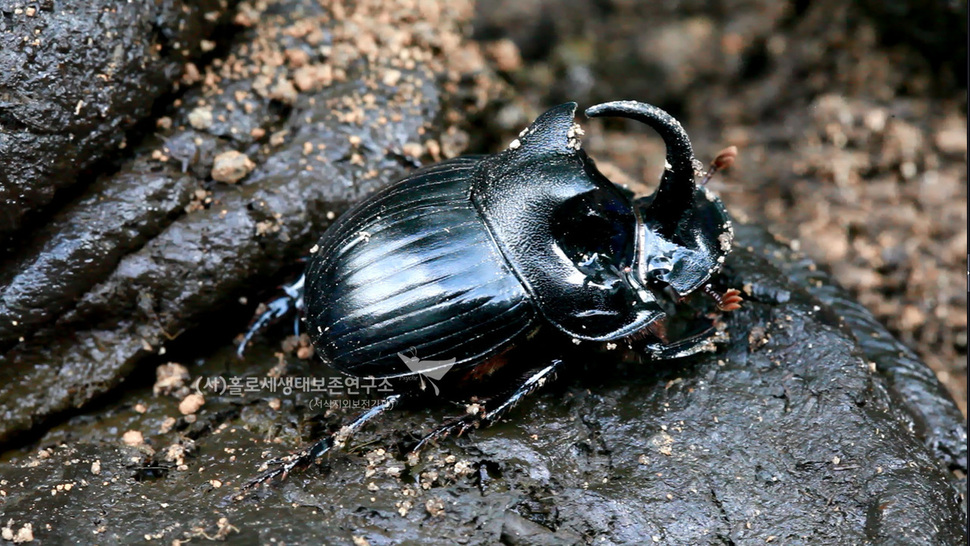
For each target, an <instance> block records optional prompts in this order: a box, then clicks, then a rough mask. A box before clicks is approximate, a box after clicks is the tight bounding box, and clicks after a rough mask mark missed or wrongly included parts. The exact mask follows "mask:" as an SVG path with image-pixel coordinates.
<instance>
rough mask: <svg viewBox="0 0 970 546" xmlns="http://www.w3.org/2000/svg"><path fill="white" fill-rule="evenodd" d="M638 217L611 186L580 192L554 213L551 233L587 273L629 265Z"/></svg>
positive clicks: (564, 250)
mask: <svg viewBox="0 0 970 546" xmlns="http://www.w3.org/2000/svg"><path fill="white" fill-rule="evenodd" d="M635 230H636V217H635V215H634V213H633V209H632V207H631V205H630V203H629V202H628V201H627V200H626V199H624V198H623V196H622V195H619V194H618V192H617V193H614V192H613V191H610V190H595V191H591V192H587V193H584V194H582V195H577V196H576V197H573V198H572V199H569V200H568V201H566V202H565V203H563V204H562V205H561V206H560V207H559V208H558V209H557V210H556V212H555V213H554V215H553V221H552V234H553V237H555V239H556V242H557V243H558V244H559V248H560V249H561V250H562V251H563V253H564V254H565V255H566V256H567V257H568V258H569V259H570V260H572V262H573V263H574V264H576V266H577V267H578V268H579V269H580V270H581V271H583V272H584V273H586V274H588V275H593V274H595V275H598V274H599V273H603V272H606V271H613V270H616V269H623V268H625V267H629V266H630V265H631V264H632V262H633V253H634V246H635V237H634V233H635Z"/></svg>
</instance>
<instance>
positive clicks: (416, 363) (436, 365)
mask: <svg viewBox="0 0 970 546" xmlns="http://www.w3.org/2000/svg"><path fill="white" fill-rule="evenodd" d="M410 353H411V355H410V356H409V355H407V354H404V353H397V356H398V358H400V359H401V360H402V361H404V365H405V366H407V367H408V369H409V370H411V371H412V372H414V373H416V374H418V377H419V378H420V379H421V388H422V389H424V388H425V386H424V379H425V378H427V379H428V383H431V386H432V387H433V388H434V394H435V396H437V395H439V394H440V392H439V391H438V385H435V383H434V381H431V380H432V379H434V380H438V381H440V380H441V378H442V377H444V376H445V374H446V373H448V370H450V369H451V367H452V366H454V365H455V359H454V358H450V359H448V360H421V359H420V358H418V352H417V351H416V350H415V349H414V347H411V349H410Z"/></svg>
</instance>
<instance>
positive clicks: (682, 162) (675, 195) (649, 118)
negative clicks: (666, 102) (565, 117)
mask: <svg viewBox="0 0 970 546" xmlns="http://www.w3.org/2000/svg"><path fill="white" fill-rule="evenodd" d="M586 116H587V117H591V118H595V117H603V116H615V117H621V118H629V119H635V120H637V121H639V122H641V123H645V124H647V125H649V126H650V127H651V128H652V129H653V130H654V131H656V132H657V133H659V134H660V136H661V137H662V138H663V140H664V144H665V145H666V146H667V165H666V168H665V169H664V174H663V177H662V178H661V179H660V187H659V188H657V191H656V193H654V195H653V201H652V202H651V204H650V212H651V216H652V217H653V218H655V219H656V220H657V221H658V222H659V223H660V225H661V227H662V229H663V230H664V231H666V232H667V234H670V233H673V232H674V231H675V230H676V226H677V224H678V223H679V222H680V220H681V219H682V218H683V217H684V215H685V214H686V213H687V212H688V211H690V210H691V209H692V208H693V205H694V191H695V190H696V189H697V185H696V183H695V182H694V150H693V149H692V148H691V145H690V139H689V138H688V137H687V132H686V131H684V128H683V126H681V124H680V122H679V121H677V120H676V119H674V117H673V116H671V115H670V114H668V113H667V112H665V111H664V110H661V109H660V108H657V107H656V106H653V105H651V104H646V103H643V102H637V101H633V100H621V101H614V102H606V103H603V104H597V105H596V106H591V107H589V108H587V109H586Z"/></svg>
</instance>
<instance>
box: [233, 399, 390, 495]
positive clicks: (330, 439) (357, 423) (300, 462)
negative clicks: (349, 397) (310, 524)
mask: <svg viewBox="0 0 970 546" xmlns="http://www.w3.org/2000/svg"><path fill="white" fill-rule="evenodd" d="M401 398H402V395H400V394H394V395H391V396H388V397H387V398H385V399H384V400H381V401H380V403H378V404H377V405H375V406H374V407H372V408H370V409H369V410H367V411H365V412H364V413H362V414H361V415H360V416H359V417H357V419H354V420H353V422H351V423H350V424H349V425H345V426H344V427H342V428H341V429H340V430H338V431H337V432H334V433H333V434H330V435H329V436H327V437H326V438H323V439H321V440H319V441H317V442H316V443H314V444H313V445H311V446H310V447H307V448H305V449H304V450H303V451H300V452H299V453H295V454H293V455H290V456H288V457H282V458H278V459H272V460H270V461H267V462H266V463H264V464H263V466H264V467H269V466H277V465H278V466H277V468H274V469H272V470H268V471H266V472H264V473H263V474H262V475H260V476H259V477H257V478H255V479H253V480H250V481H249V482H248V483H246V485H244V486H243V487H242V489H241V490H240V491H241V493H244V492H246V491H249V490H251V489H254V488H255V487H258V486H260V485H263V484H265V483H269V482H271V481H273V480H275V479H277V478H279V479H280V480H285V479H286V477H287V476H288V475H289V474H290V472H293V471H294V470H299V469H303V468H306V467H308V466H310V465H311V464H313V461H315V460H317V459H318V458H320V457H321V456H323V455H324V454H326V453H327V452H328V451H330V450H331V449H333V448H334V447H337V448H341V447H343V446H344V445H345V444H346V443H347V441H348V440H350V438H351V437H352V436H353V435H354V434H355V433H357V431H359V430H360V429H361V428H363V426H364V425H366V424H367V423H369V422H370V421H372V420H373V419H375V418H377V417H379V416H381V415H383V414H385V413H387V412H388V411H390V410H392V409H394V408H395V407H396V406H397V405H398V404H399V403H400V402H401ZM236 498H237V499H238V498H240V497H239V496H237V497H236Z"/></svg>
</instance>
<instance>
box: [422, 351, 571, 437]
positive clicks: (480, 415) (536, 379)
mask: <svg viewBox="0 0 970 546" xmlns="http://www.w3.org/2000/svg"><path fill="white" fill-rule="evenodd" d="M562 365H563V361H562V360H559V359H556V360H553V361H552V363H551V364H549V365H548V366H546V367H545V368H542V369H541V370H538V371H537V372H535V373H533V374H531V375H530V376H529V377H528V378H526V380H525V381H524V382H522V384H521V385H519V386H518V387H517V388H516V389H515V390H513V391H512V392H511V393H510V394H509V395H508V396H507V397H506V398H505V399H504V400H502V401H501V402H500V403H499V404H498V405H497V406H494V407H492V409H490V410H489V409H488V408H485V411H479V412H476V413H469V414H466V415H463V416H461V417H458V418H457V419H453V420H451V421H449V422H447V423H444V424H443V425H441V426H439V427H438V428H436V429H434V430H432V431H431V432H430V433H428V434H427V435H425V437H424V438H421V440H420V441H419V442H418V443H417V445H415V446H414V448H412V449H411V453H412V454H415V453H418V452H419V451H421V450H422V449H423V448H424V447H425V446H426V445H428V444H429V443H431V442H434V441H437V440H439V439H441V438H444V437H446V436H449V435H451V434H455V435H456V436H461V435H462V434H464V433H465V432H468V431H469V430H471V429H473V428H481V427H487V426H489V425H491V424H492V423H494V422H495V421H498V420H499V419H501V418H502V416H503V415H505V414H506V413H507V412H508V411H509V410H510V409H512V408H513V407H514V406H515V405H516V404H518V403H519V401H520V400H522V399H523V398H525V397H526V396H528V395H530V394H532V393H533V392H535V391H536V390H538V389H539V388H540V387H542V386H543V385H545V384H546V382H548V381H549V380H551V379H552V378H553V377H554V376H555V374H556V372H557V371H558V370H559V368H561V367H562Z"/></svg>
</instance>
